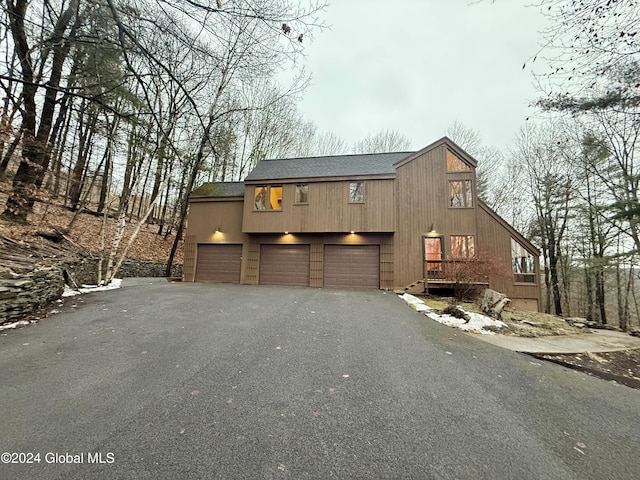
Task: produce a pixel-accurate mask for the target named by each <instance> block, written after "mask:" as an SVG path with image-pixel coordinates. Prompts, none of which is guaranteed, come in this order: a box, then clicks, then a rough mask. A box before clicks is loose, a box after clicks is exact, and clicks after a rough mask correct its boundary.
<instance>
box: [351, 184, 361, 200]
mask: <svg viewBox="0 0 640 480" xmlns="http://www.w3.org/2000/svg"><path fill="white" fill-rule="evenodd" d="M362 202H364V182H350V183H349V203H362Z"/></svg>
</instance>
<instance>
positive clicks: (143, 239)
mask: <svg viewBox="0 0 640 480" xmlns="http://www.w3.org/2000/svg"><path fill="white" fill-rule="evenodd" d="M10 188H11V186H10V184H8V183H6V182H2V183H0V208H2V210H4V206H5V202H6V199H7V192H8V191H9V190H10ZM72 217H73V212H72V211H71V210H69V209H68V208H66V207H64V206H63V205H62V204H61V202H59V201H55V200H50V201H47V200H45V199H40V201H37V202H36V204H35V206H34V211H33V213H31V214H30V215H29V217H28V224H27V225H15V224H12V223H9V222H7V221H6V220H3V219H0V235H4V236H6V237H9V238H11V239H13V240H15V241H18V242H25V243H28V244H30V245H34V244H36V245H47V246H52V245H55V244H54V243H53V242H51V241H49V240H46V239H44V238H42V237H41V236H39V235H37V234H36V232H54V231H55V229H62V228H65V227H66V226H67V225H68V224H69V222H70V221H71V218H72ZM104 221H105V219H104V217H103V216H96V215H92V214H89V213H81V214H80V215H79V218H78V219H77V221H76V223H75V224H74V226H73V228H72V230H71V231H70V232H69V233H68V234H67V235H66V238H67V239H68V240H69V241H71V242H73V243H74V244H76V245H77V246H80V247H82V248H83V249H84V250H86V251H88V252H89V253H91V254H96V253H98V252H100V251H101V250H103V240H102V238H101V230H102V225H103V222H104ZM105 225H106V228H105V232H106V234H105V235H104V249H106V250H107V251H108V250H109V249H110V247H111V242H112V239H113V235H114V233H115V227H116V220H115V219H114V218H107V219H106V224H105ZM133 228H134V224H133V222H132V223H130V224H128V225H127V228H126V230H125V238H124V239H123V241H122V243H121V245H122V246H123V245H124V244H125V243H126V241H127V240H128V238H129V235H130V233H131V231H132V230H133ZM157 232H158V226H157V225H145V226H143V227H142V229H141V230H140V232H139V234H138V236H137V237H136V240H135V242H134V244H133V245H132V247H131V249H130V250H129V253H128V255H127V257H128V258H135V259H139V260H147V261H155V262H166V261H167V259H168V257H169V252H170V251H171V246H172V244H173V241H174V238H175V237H174V236H173V235H169V236H168V237H167V238H165V237H164V235H158V234H157ZM174 263H176V264H181V263H182V245H180V246H179V248H178V251H177V252H176V256H175V259H174Z"/></svg>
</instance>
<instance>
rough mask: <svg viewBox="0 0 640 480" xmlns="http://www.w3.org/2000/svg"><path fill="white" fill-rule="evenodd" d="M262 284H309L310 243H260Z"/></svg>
mask: <svg viewBox="0 0 640 480" xmlns="http://www.w3.org/2000/svg"><path fill="white" fill-rule="evenodd" d="M260 284H262V285H303V286H308V285H309V245H260Z"/></svg>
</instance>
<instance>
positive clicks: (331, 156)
mask: <svg viewBox="0 0 640 480" xmlns="http://www.w3.org/2000/svg"><path fill="white" fill-rule="evenodd" d="M412 153H416V150H408V151H399V152H379V153H343V154H339V155H314V156H311V157H288V158H265V159H264V160H260V162H279V161H285V160H311V159H322V158H339V157H366V156H373V155H400V154H407V155H409V154H412ZM258 163H259V162H258Z"/></svg>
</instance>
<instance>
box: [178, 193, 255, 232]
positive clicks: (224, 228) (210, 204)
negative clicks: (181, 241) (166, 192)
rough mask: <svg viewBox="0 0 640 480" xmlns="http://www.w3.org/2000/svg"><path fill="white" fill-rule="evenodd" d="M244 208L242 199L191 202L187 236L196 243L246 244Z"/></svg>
mask: <svg viewBox="0 0 640 480" xmlns="http://www.w3.org/2000/svg"><path fill="white" fill-rule="evenodd" d="M242 208H243V199H242V198H238V199H235V200H231V201H230V200H198V201H190V202H189V217H188V218H189V221H188V223H187V233H186V234H187V235H195V239H196V243H244V242H245V240H246V239H247V238H248V237H247V236H246V235H244V234H243V233H242ZM216 229H219V230H218V231H217V232H216Z"/></svg>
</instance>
